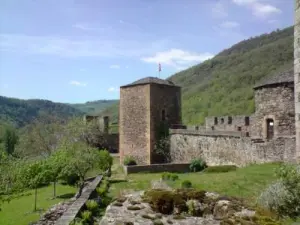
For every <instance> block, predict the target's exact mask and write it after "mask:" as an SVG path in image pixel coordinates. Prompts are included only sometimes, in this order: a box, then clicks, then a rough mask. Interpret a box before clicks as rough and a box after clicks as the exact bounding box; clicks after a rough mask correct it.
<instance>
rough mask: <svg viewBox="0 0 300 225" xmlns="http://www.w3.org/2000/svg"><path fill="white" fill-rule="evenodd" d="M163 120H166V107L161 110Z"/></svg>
mask: <svg viewBox="0 0 300 225" xmlns="http://www.w3.org/2000/svg"><path fill="white" fill-rule="evenodd" d="M161 120H162V121H165V120H166V111H165V110H164V109H163V110H162V111H161Z"/></svg>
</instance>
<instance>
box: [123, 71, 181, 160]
mask: <svg viewBox="0 0 300 225" xmlns="http://www.w3.org/2000/svg"><path fill="white" fill-rule="evenodd" d="M161 124H167V126H169V125H172V124H181V88H180V87H179V86H176V85H174V84H173V83H172V82H171V81H167V80H162V79H159V78H155V77H147V78H143V79H141V80H138V81H136V82H133V83H131V84H129V85H126V86H122V87H121V88H120V106H119V152H120V162H121V164H123V160H124V158H125V157H126V156H132V157H133V158H134V159H135V160H136V162H137V163H138V164H139V165H147V164H153V163H156V162H157V161H156V159H155V158H156V157H155V154H154V151H153V150H154V145H155V143H156V141H157V133H158V132H159V129H160V125H161Z"/></svg>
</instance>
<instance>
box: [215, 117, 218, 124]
mask: <svg viewBox="0 0 300 225" xmlns="http://www.w3.org/2000/svg"><path fill="white" fill-rule="evenodd" d="M215 125H218V117H215Z"/></svg>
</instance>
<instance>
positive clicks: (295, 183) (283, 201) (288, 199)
mask: <svg viewBox="0 0 300 225" xmlns="http://www.w3.org/2000/svg"><path fill="white" fill-rule="evenodd" d="M276 175H277V176H278V177H279V180H278V181H277V182H276V183H274V184H272V185H270V186H269V187H268V188H267V189H266V190H265V191H264V192H263V193H262V194H261V195H260V197H259V198H258V204H259V205H260V206H262V207H264V208H266V209H268V210H270V211H272V212H275V213H277V214H278V215H279V216H281V217H285V216H288V217H291V218H293V219H294V218H297V217H299V216H300V165H298V166H296V165H283V166H281V167H280V168H279V170H278V171H277V172H276Z"/></svg>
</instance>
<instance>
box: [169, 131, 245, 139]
mask: <svg viewBox="0 0 300 225" xmlns="http://www.w3.org/2000/svg"><path fill="white" fill-rule="evenodd" d="M170 134H171V135H172V134H184V135H196V136H222V137H236V138H240V137H244V136H246V135H245V134H244V133H243V132H238V131H217V130H191V129H170Z"/></svg>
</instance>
